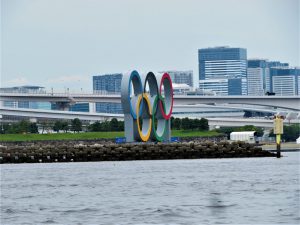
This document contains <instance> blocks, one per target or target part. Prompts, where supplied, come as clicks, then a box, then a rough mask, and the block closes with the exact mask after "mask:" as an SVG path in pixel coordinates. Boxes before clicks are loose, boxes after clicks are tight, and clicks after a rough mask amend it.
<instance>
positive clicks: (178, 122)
mask: <svg viewBox="0 0 300 225" xmlns="http://www.w3.org/2000/svg"><path fill="white" fill-rule="evenodd" d="M172 128H173V129H175V130H180V128H181V119H179V118H175V119H174V120H173V124H172Z"/></svg>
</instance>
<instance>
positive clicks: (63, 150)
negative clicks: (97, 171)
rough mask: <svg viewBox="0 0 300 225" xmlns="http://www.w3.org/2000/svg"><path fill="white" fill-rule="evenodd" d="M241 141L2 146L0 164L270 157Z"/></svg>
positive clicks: (59, 142)
mask: <svg viewBox="0 0 300 225" xmlns="http://www.w3.org/2000/svg"><path fill="white" fill-rule="evenodd" d="M274 156H275V154H273V153H270V152H268V151H264V150H262V148H261V147H257V146H255V145H253V144H249V143H244V142H232V143H229V142H226V141H219V142H215V143H214V142H212V141H202V142H199V141H190V142H180V143H124V144H115V143H112V141H111V140H106V141H102V142H96V141H94V142H91V141H86V142H85V141H81V142H76V141H55V142H48V143H45V142H34V143H33V142H18V143H15V144H14V143H11V142H10V143H2V145H1V146H0V163H39V162H86V161H123V160H159V159H198V158H237V157H274Z"/></svg>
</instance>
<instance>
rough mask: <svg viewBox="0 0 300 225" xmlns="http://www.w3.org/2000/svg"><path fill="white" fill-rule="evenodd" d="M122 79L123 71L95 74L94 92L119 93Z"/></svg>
mask: <svg viewBox="0 0 300 225" xmlns="http://www.w3.org/2000/svg"><path fill="white" fill-rule="evenodd" d="M121 81H122V74H121V73H115V74H105V75H97V76H93V92H94V94H119V93H120V92H121Z"/></svg>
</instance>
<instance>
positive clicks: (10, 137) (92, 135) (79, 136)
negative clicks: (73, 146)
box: [0, 130, 220, 142]
mask: <svg viewBox="0 0 300 225" xmlns="http://www.w3.org/2000/svg"><path fill="white" fill-rule="evenodd" d="M218 135H220V134H219V133H218V132H216V131H183V130H173V131H172V136H177V137H201V136H202V137H208V136H209V137H211V136H218ZM123 136H124V132H123V131H117V132H112V131H111V132H86V133H59V134H56V133H55V134H0V142H1V141H37V140H85V139H98V138H116V137H123Z"/></svg>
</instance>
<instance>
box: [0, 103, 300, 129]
mask: <svg viewBox="0 0 300 225" xmlns="http://www.w3.org/2000/svg"><path fill="white" fill-rule="evenodd" d="M0 114H3V115H10V116H22V117H29V118H47V119H74V118H79V119H80V120H88V121H103V120H106V119H108V120H110V119H112V118H118V119H120V120H123V119H124V115H123V114H109V113H85V112H70V111H58V110H41V109H21V108H6V107H2V108H1V109H0ZM174 116H175V117H176V115H174ZM207 119H208V123H209V126H210V127H216V126H220V127H224V126H225V127H234V126H244V125H254V126H257V127H265V128H273V120H270V119H253V118H207ZM284 123H290V124H294V123H299V120H297V119H295V120H290V121H288V120H285V121H284Z"/></svg>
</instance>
